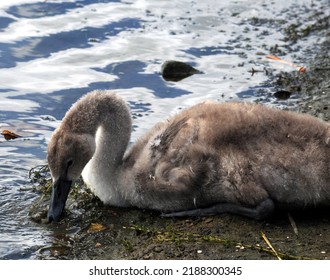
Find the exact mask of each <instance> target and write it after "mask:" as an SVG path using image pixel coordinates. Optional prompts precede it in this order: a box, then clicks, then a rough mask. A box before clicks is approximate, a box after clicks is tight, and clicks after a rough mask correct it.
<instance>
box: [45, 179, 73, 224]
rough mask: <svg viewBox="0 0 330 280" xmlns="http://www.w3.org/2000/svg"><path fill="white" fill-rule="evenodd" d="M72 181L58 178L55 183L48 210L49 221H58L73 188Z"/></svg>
mask: <svg viewBox="0 0 330 280" xmlns="http://www.w3.org/2000/svg"><path fill="white" fill-rule="evenodd" d="M71 184H72V181H67V180H63V179H58V180H57V181H55V182H54V184H53V191H52V197H51V200H50V205H49V210H48V221H49V222H52V221H54V222H58V221H59V220H60V217H61V215H62V212H63V209H64V206H65V202H66V200H67V198H68V194H69V192H70V189H71Z"/></svg>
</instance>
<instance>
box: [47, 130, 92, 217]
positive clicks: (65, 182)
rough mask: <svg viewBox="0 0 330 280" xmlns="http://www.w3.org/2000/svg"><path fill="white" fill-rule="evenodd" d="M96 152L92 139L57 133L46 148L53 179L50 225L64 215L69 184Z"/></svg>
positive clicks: (74, 134)
mask: <svg viewBox="0 0 330 280" xmlns="http://www.w3.org/2000/svg"><path fill="white" fill-rule="evenodd" d="M94 152H95V141H94V137H93V136H92V135H90V134H77V133H72V132H70V131H65V129H63V128H61V127H60V128H59V129H57V130H56V131H55V132H54V134H53V135H52V138H51V141H50V143H49V145H48V165H49V168H50V172H51V175H52V179H53V189H52V197H51V201H50V205H49V210H48V219H49V221H50V222H51V221H55V222H56V221H58V220H59V219H60V217H61V214H62V212H63V209H64V206H65V202H66V200H67V197H68V194H69V192H70V189H71V185H72V182H74V181H75V180H76V179H78V178H79V176H80V174H81V172H82V170H83V169H84V167H85V165H86V164H87V163H88V161H89V160H90V159H91V158H92V156H93V154H94Z"/></svg>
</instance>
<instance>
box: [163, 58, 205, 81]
mask: <svg viewBox="0 0 330 280" xmlns="http://www.w3.org/2000/svg"><path fill="white" fill-rule="evenodd" d="M160 73H161V75H162V77H163V78H164V80H166V81H171V82H178V81H181V80H182V79H184V78H187V77H189V76H191V75H194V74H202V72H201V71H199V70H197V69H195V68H194V67H192V66H190V65H189V64H186V63H184V62H181V61H175V60H168V61H165V62H164V63H163V65H162V68H161V72H160Z"/></svg>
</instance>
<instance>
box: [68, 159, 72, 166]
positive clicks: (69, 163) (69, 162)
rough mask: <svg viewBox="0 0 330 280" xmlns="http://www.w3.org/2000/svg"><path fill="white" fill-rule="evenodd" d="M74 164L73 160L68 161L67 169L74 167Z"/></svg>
mask: <svg viewBox="0 0 330 280" xmlns="http://www.w3.org/2000/svg"><path fill="white" fill-rule="evenodd" d="M72 164H73V160H72V159H70V160H69V161H68V163H67V167H68V168H69V167H70V166H72Z"/></svg>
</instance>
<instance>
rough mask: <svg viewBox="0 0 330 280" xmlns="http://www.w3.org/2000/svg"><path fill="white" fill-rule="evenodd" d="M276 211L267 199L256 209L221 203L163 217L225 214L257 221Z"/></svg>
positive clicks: (165, 214) (166, 214)
mask: <svg viewBox="0 0 330 280" xmlns="http://www.w3.org/2000/svg"><path fill="white" fill-rule="evenodd" d="M273 211H274V202H273V201H272V200H271V199H269V198H268V199H265V200H264V201H262V202H261V203H260V204H258V205H257V206H256V207H255V208H249V207H244V206H242V205H237V204H232V203H219V204H215V205H212V206H210V207H207V208H198V209H191V210H186V211H179V212H172V213H164V214H162V217H185V216H210V215H217V214H223V213H232V214H238V215H241V216H246V217H249V218H253V219H256V220H262V219H264V218H266V217H268V216H270V215H271V214H272V213H273Z"/></svg>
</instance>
